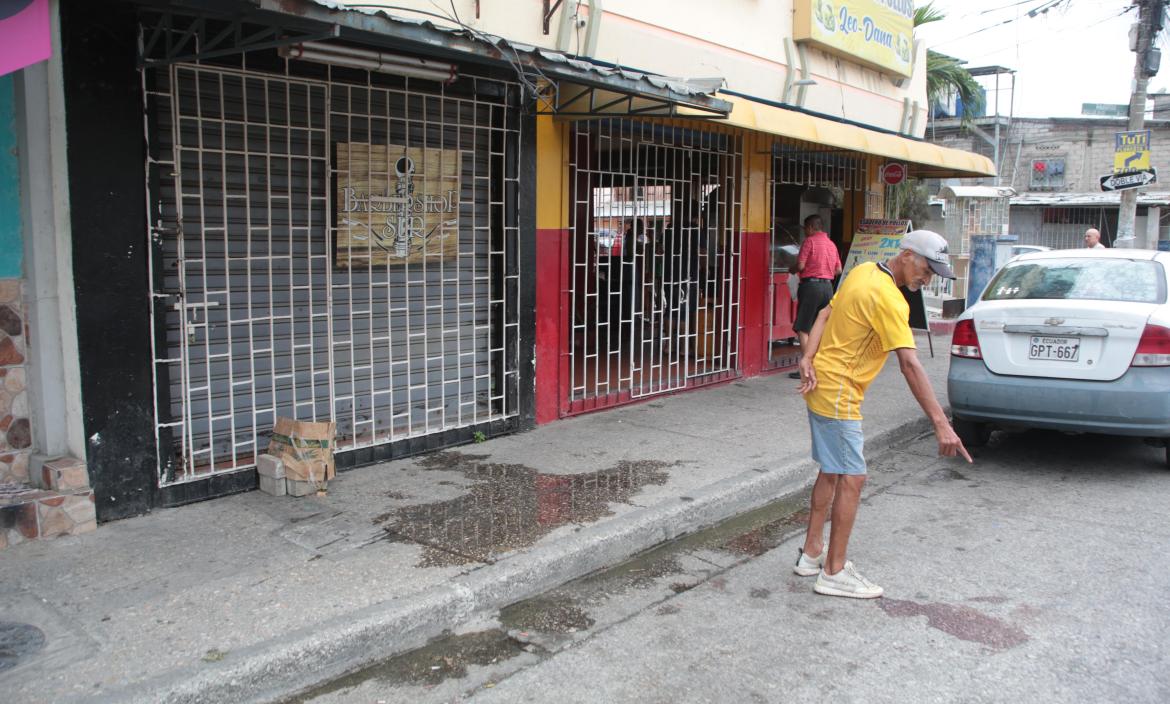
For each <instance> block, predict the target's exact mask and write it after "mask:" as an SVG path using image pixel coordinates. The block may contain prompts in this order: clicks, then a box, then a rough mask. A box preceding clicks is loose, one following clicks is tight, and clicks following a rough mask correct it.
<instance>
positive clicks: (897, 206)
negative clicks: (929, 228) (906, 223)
mask: <svg viewBox="0 0 1170 704" xmlns="http://www.w3.org/2000/svg"><path fill="white" fill-rule="evenodd" d="M886 215H887V216H889V217H890V218H893V219H897V220H907V219H908V220H910V221H911V222H913V223H914V227H916V228H918V227H925V226H926V221H927V220H929V219H930V195H929V194H928V193H927V192H926V184H925V183H923V182H921V181H918V180H906V181H903V182H901V183H899V184H898V185H896V186H890V187H888V188H887V189H886Z"/></svg>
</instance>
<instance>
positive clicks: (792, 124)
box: [719, 93, 995, 178]
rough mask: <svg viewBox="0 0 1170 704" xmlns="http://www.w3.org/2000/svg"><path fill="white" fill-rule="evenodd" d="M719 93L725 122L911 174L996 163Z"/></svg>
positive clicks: (987, 167)
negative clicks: (900, 165)
mask: <svg viewBox="0 0 1170 704" xmlns="http://www.w3.org/2000/svg"><path fill="white" fill-rule="evenodd" d="M719 97H720V98H722V99H723V100H726V101H728V102H729V103H731V104H732V110H731V115H730V116H728V118H727V120H726V124H731V125H735V126H736V127H742V128H744V129H749V130H754V131H757V132H767V133H769V134H776V135H780V136H782V137H791V138H793V139H799V140H803V141H805V142H812V143H814V144H819V145H825V146H830V147H836V148H838V149H846V150H849V151H855V152H860V153H863V154H873V155H875V156H880V157H885V158H887V159H891V160H893V161H899V162H904V163H906V164H907V165H908V166H909V168H910V175H911V176H917V177H922V178H977V177H979V176H995V164H993V163H992V161H991V159H988V158H987V157H985V156H982V155H980V154H973V153H971V152H965V151H962V150H960V149H949V148H947V147H940V146H938V145H937V144H930V143H928V142H919V141H916V140H913V139H907V138H906V137H899V136H898V135H893V134H886V133H883V132H875V131H874V130H867V129H865V128H864V127H857V126H855V125H846V124H844V123H841V122H835V121H833V120H826V119H825V118H823V117H816V116H814V115H806V114H805V113H802V112H797V111H795V110H785V109H784V108H778V107H776V106H774V105H766V104H764V103H758V102H756V101H754V100H749V99H747V98H741V97H738V96H734V95H727V94H724V93H720V94H719Z"/></svg>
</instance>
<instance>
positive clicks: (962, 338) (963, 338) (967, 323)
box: [951, 318, 983, 359]
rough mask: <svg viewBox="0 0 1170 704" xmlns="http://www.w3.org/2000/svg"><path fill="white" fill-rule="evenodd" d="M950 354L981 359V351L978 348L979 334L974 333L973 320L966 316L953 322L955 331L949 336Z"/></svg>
mask: <svg viewBox="0 0 1170 704" xmlns="http://www.w3.org/2000/svg"><path fill="white" fill-rule="evenodd" d="M951 356H952V357H967V358H969V359H983V352H981V351H980V350H979V336H978V335H976V334H975V321H974V320H972V319H970V318H967V319H966V320H960V321H959V322H957V323H955V332H954V335H953V336H952V337H951Z"/></svg>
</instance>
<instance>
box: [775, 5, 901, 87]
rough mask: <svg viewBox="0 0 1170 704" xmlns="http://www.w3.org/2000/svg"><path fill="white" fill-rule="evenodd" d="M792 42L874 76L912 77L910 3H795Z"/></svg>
mask: <svg viewBox="0 0 1170 704" xmlns="http://www.w3.org/2000/svg"><path fill="white" fill-rule="evenodd" d="M794 6H795V14H794V15H793V25H792V38H793V40H794V41H798V42H806V43H808V44H811V45H813V46H815V47H817V48H818V49H823V50H824V51H827V52H830V53H832V54H837V55H838V56H844V57H846V58H848V59H851V60H853V61H856V62H857V63H860V64H864V65H867V66H869V67H871V68H875V69H877V70H879V71H884V72H886V73H891V74H895V75H898V76H906V77H909V76H910V75H911V74H912V73H913V72H914V0H796V2H795V3H794Z"/></svg>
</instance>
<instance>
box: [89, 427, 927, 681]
mask: <svg viewBox="0 0 1170 704" xmlns="http://www.w3.org/2000/svg"><path fill="white" fill-rule="evenodd" d="M929 430H930V423H929V421H928V420H927V419H925V418H921V417H920V418H917V419H915V420H913V421H910V422H907V423H903V424H901V425H897V426H895V427H893V428H890V429H888V430H885V431H883V432H880V433H878V434H876V435H875V436H873V437H871V438H869V439H867V441H866V444H867V446H868V447H869V448H871V451H870V452H867V453H866V454H867V455H877V454H880V453H881V452H884V451H885V450H886V449H887V448H888V447H889V446H890V445H894V444H897V443H900V442H903V441H905V440H908V439H910V438H913V437H916V436H918V435H921V434H923V433H925V432H928V431H929ZM815 470H816V465H815V464H814V463H813V462H812V460H810V459H805V460H800V461H797V462H793V463H790V464H787V465H784V466H781V467H777V468H775V469H771V470H766V471H758V470H746V471H744V472H741V473H739V474H737V475H735V476H732V477H728V478H727V479H723V480H721V481H718V482H714V483H712V484H709V485H706V486H704V487H702V488H701V489H700V490H698V491H695V492H691V493H692V496H690V497H689V500H682V499H678V500H675V501H671V500H669V499H668V500H666V501H664V502H662V503H661V504H658V505H655V506H651V507H648V508H645V509H639V510H635V511H631V512H629V513H627V514H624V515H622V516H619V517H617V518H614V519H610V520H606V521H602V522H600V523H597V524H594V525H591V526H586V527H584V528H582V529H581V530H580V531H578V532H576V533H573V534H572V535H569V536H566V537H564V538H561V539H558V540H555V541H553V542H550V543H548V544H545V545H540V546H538V547H536V548H534V549H532V550H528V551H525V552H521V553H517V554H515V555H511V556H509V557H507V558H504V559H502V560H500V561H499V562H496V563H494V564H491V565H487V566H485V567H482V568H480V569H477V570H475V571H474V572H471V573H469V574H466V575H462V576H460V577H457V578H455V579H453V580H451V581H450V582H449V583H448V584H445V585H442V586H439V587H433V588H428V589H426V590H425V591H420V592H417V593H415V594H411V595H408V596H405V597H403V598H400V599H394V600H391V601H388V602H383V603H380V604H373V605H371V606H368V607H365V608H363V609H359V610H358V611H355V612H353V613H350V614H346V615H344V616H339V617H337V618H335V619H333V620H332V621H329V622H326V623H322V624H314V625H312V626H308V627H305V628H303V629H300V630H297V631H293V632H292V633H287V634H284V635H282V636H279V637H277V638H273V639H271V640H269V641H266V642H263V643H258V644H256V645H253V646H250V647H247V648H242V649H240V650H235V651H231V652H230V653H227V654H226V656H225V657H224V659H223V660H222V661H219V662H208V663H198V664H196V665H193V666H188V667H182V668H176V669H174V670H171V671H169V672H166V673H163V674H160V675H157V676H155V677H152V678H150V679H148V680H146V681H144V682H142V683H139V684H137V685H132V686H130V687H128V688H125V689H122V690H120V691H112V692H106V693H104V695H103V696H101V697H100V698H99V699H98V701H111V702H115V701H116V702H143V703H147V702H149V703H151V704H154V703H156V702H173V703H174V704H203V703H207V702H223V701H232V702H276V701H281V700H283V699H285V698H288V697H291V696H293V695H295V694H297V693H299V692H304V691H306V690H308V689H310V688H312V687H314V686H317V685H320V684H322V683H325V682H328V681H331V680H333V679H336V678H338V677H341V676H343V675H346V674H348V673H350V672H353V671H355V670H359V669H361V668H363V667H366V666H369V665H371V664H374V663H376V662H378V661H381V660H385V659H387V658H390V657H393V656H395V655H398V654H401V653H404V652H407V651H410V650H413V649H416V648H419V647H422V646H423V645H425V644H426V643H427V642H428V641H430V640H432V639H434V638H436V637H439V636H441V635H443V634H444V632H447V631H450V630H453V629H456V628H458V627H459V626H460V625H462V624H464V623H467V622H468V621H470V620H471V619H472V618H473V617H474V616H475V615H476V614H480V613H485V612H487V613H491V612H494V611H496V610H498V609H500V608H503V607H505V606H507V605H509V604H513V603H516V602H519V601H523V600H525V599H528V598H531V597H533V596H536V595H538V594H542V593H544V592H546V591H548V590H549V589H552V588H555V587H558V586H560V585H562V584H564V583H566V582H569V581H572V580H574V579H577V578H579V577H583V576H585V575H587V574H590V573H592V572H596V571H598V570H601V569H604V568H606V567H611V566H613V565H615V564H618V563H620V562H622V561H624V560H627V559H629V558H630V557H632V556H634V555H636V554H638V553H641V552H644V551H645V550H648V549H650V548H652V547H654V546H656V545H659V544H661V543H663V542H666V541H669V540H673V539H675V538H678V537H681V536H683V535H686V534H689V533H693V532H695V531H698V530H702V529H704V528H707V527H709V526H712V525H715V524H717V523H720V522H722V521H725V520H728V519H730V518H733V517H735V516H737V515H739V514H742V513H746V512H748V511H752V510H754V509H757V508H760V507H762V506H765V505H767V504H769V503H771V502H773V501H776V500H777V499H779V498H781V497H783V496H786V495H789V494H792V493H795V492H797V491H800V490H801V489H803V488H805V487H806V486H808V485H809V484H810V483H811V481H812V478H813V476H814V472H815Z"/></svg>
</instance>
